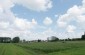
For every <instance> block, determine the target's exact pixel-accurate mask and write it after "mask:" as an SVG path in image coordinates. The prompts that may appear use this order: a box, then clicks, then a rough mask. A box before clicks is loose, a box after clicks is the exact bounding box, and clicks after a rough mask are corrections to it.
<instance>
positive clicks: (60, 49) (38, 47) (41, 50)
mask: <svg viewBox="0 0 85 55" xmlns="http://www.w3.org/2000/svg"><path fill="white" fill-rule="evenodd" d="M0 55H85V41H67V42H64V43H63V42H39V43H38V42H37V43H17V44H13V43H0Z"/></svg>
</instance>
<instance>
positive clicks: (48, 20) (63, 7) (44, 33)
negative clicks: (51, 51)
mask: <svg viewBox="0 0 85 55" xmlns="http://www.w3.org/2000/svg"><path fill="white" fill-rule="evenodd" d="M84 23H85V0H0V36H1V37H11V38H13V37H16V36H19V37H20V38H21V39H26V40H37V39H41V40H46V39H47V37H51V36H56V37H58V38H60V39H65V38H80V37H81V35H82V34H83V33H84V31H85V24H84Z"/></svg>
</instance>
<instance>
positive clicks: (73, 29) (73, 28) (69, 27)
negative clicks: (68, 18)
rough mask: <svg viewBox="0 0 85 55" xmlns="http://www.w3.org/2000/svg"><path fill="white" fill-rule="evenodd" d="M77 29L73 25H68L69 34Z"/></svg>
mask: <svg viewBox="0 0 85 55" xmlns="http://www.w3.org/2000/svg"><path fill="white" fill-rule="evenodd" d="M75 29H76V27H75V26H73V25H68V27H67V32H69V33H71V32H74V31H75Z"/></svg>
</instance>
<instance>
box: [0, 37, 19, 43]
mask: <svg viewBox="0 0 85 55" xmlns="http://www.w3.org/2000/svg"><path fill="white" fill-rule="evenodd" d="M19 42H20V38H19V37H14V38H13V39H11V38H10V37H0V43H19Z"/></svg>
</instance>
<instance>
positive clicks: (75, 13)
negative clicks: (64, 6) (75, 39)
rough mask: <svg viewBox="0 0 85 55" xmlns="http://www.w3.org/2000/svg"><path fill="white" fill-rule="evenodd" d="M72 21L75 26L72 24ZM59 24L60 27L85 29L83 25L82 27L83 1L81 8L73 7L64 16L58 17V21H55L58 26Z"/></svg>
mask: <svg viewBox="0 0 85 55" xmlns="http://www.w3.org/2000/svg"><path fill="white" fill-rule="evenodd" d="M73 21H74V22H75V23H76V24H73ZM60 23H62V26H66V27H68V26H69V25H70V24H72V25H75V27H77V26H78V28H83V29H85V25H84V23H85V0H83V2H82V5H81V6H78V5H74V6H73V7H71V8H69V9H68V10H67V12H66V13H65V14H63V15H60V16H59V19H58V20H57V24H58V26H61V24H60ZM63 24H65V25H63ZM66 24H67V25H66Z"/></svg>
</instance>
